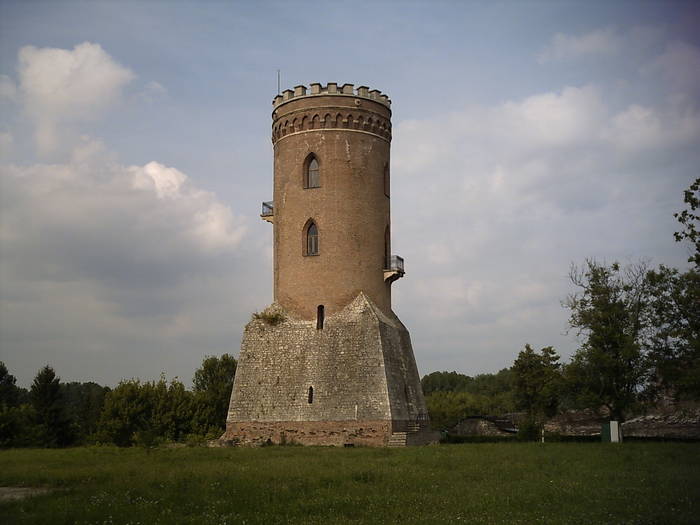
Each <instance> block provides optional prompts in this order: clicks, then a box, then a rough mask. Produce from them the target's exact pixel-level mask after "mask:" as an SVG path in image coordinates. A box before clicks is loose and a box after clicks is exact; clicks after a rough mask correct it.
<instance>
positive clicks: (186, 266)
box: [0, 139, 246, 289]
mask: <svg viewBox="0 0 700 525" xmlns="http://www.w3.org/2000/svg"><path fill="white" fill-rule="evenodd" d="M3 171H4V173H3V179H2V188H3V192H2V193H3V196H2V212H1V213H2V215H1V218H2V220H1V221H0V239H1V240H2V242H3V250H4V251H5V253H6V254H10V255H9V256H7V255H6V256H5V257H4V259H5V261H10V264H14V265H15V266H13V268H14V269H13V271H14V272H16V273H17V274H21V275H22V276H23V278H24V279H30V280H31V279H37V278H38V279H45V278H54V277H55V278H60V279H66V278H70V279H89V280H93V281H95V282H97V283H100V284H101V285H104V286H105V287H106V289H108V288H109V286H113V285H118V286H139V287H140V286H145V285H147V283H145V282H144V280H145V281H150V282H151V284H153V285H154V286H158V284H159V283H171V282H177V280H178V279H179V278H180V277H181V275H182V274H183V273H186V272H188V271H190V269H191V268H199V267H201V265H202V264H205V263H206V261H207V260H208V259H210V258H211V257H214V256H216V255H219V254H230V253H232V252H233V251H234V250H235V249H236V248H237V246H238V245H239V244H240V242H241V240H242V238H243V236H244V234H245V229H246V226H245V223H244V221H243V220H242V219H240V218H238V217H235V216H234V215H233V213H232V211H231V210H230V209H229V208H228V207H227V206H226V205H224V204H223V203H221V202H220V201H219V200H218V199H217V198H216V196H215V195H214V194H212V193H210V192H207V191H205V190H202V189H200V188H198V187H197V186H196V185H195V184H194V183H193V182H192V180H191V179H190V178H189V177H187V175H185V174H184V173H182V172H180V171H178V170H177V169H175V168H170V167H166V166H164V165H162V164H160V163H158V162H150V163H148V164H146V165H145V166H123V165H121V164H118V163H116V162H114V160H113V159H112V157H111V155H110V154H109V153H108V152H106V151H105V149H104V147H103V146H102V145H101V144H100V143H99V142H98V141H93V140H89V139H84V143H83V144H82V145H81V146H80V147H78V148H76V149H75V151H74V153H73V158H72V160H71V161H70V162H69V163H67V164H52V165H49V164H36V165H31V166H6V167H5V168H4V170H3ZM174 260H176V261H177V263H174V262H173V261H174Z"/></svg>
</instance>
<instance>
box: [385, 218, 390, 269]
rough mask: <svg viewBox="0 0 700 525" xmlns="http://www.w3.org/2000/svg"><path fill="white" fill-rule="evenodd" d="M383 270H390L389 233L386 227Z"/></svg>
mask: <svg viewBox="0 0 700 525" xmlns="http://www.w3.org/2000/svg"><path fill="white" fill-rule="evenodd" d="M384 268H391V232H390V231H389V227H388V226H387V227H386V229H385V230H384Z"/></svg>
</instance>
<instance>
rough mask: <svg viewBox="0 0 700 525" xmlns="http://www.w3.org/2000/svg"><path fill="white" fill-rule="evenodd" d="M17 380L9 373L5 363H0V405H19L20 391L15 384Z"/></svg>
mask: <svg viewBox="0 0 700 525" xmlns="http://www.w3.org/2000/svg"><path fill="white" fill-rule="evenodd" d="M16 382H17V378H16V377H15V376H13V375H12V374H10V373H9V371H8V370H7V367H6V366H5V363H3V362H2V361H0V405H4V406H6V407H16V406H18V405H19V400H20V395H21V390H20V388H19V387H18V386H17V385H16V384H15V383H16Z"/></svg>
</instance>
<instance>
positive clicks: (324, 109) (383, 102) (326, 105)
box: [272, 82, 391, 143]
mask: <svg viewBox="0 0 700 525" xmlns="http://www.w3.org/2000/svg"><path fill="white" fill-rule="evenodd" d="M272 104H273V107H274V109H273V112H272V119H273V122H272V142H273V143H276V142H277V141H278V140H281V139H282V138H284V137H286V136H288V135H292V134H298V133H307V132H311V131H321V130H330V129H335V130H344V131H359V132H363V133H369V134H371V135H376V136H378V137H380V138H382V139H384V140H386V141H387V142H391V100H389V97H388V96H387V95H385V94H382V92H381V91H379V90H378V89H372V90H370V89H369V88H368V87H367V86H360V87H358V88H355V87H354V85H353V84H343V85H342V86H339V85H338V84H337V83H335V82H329V83H328V84H327V85H325V86H323V85H322V84H318V83H314V84H311V85H310V89H307V87H306V86H303V85H300V86H296V87H295V88H294V89H293V90H292V89H287V90H285V91H283V92H282V94H281V95H277V96H276V97H275V98H274V100H273V102H272Z"/></svg>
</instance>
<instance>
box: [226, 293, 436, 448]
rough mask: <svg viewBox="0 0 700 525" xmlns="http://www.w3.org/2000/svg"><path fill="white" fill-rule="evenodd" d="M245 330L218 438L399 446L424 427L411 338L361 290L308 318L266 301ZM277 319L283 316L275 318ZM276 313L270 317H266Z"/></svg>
mask: <svg viewBox="0 0 700 525" xmlns="http://www.w3.org/2000/svg"><path fill="white" fill-rule="evenodd" d="M266 313H267V314H270V315H263V316H260V318H258V319H254V320H252V321H251V322H250V323H248V325H247V326H246V328H245V333H244V336H243V342H242V345H241V354H240V358H239V361H238V368H237V371H236V377H235V380H234V385H233V392H232V395H231V403H230V406H229V412H228V418H227V422H226V432H225V433H224V435H223V436H222V437H221V441H223V442H229V443H231V442H232V443H238V444H244V445H255V444H263V443H266V442H272V443H276V444H282V443H297V444H304V445H335V446H344V445H358V446H389V445H395V446H401V445H411V444H427V443H430V442H435V441H437V434H436V433H434V432H432V431H430V430H429V426H428V414H427V409H426V406H425V399H424V397H423V391H422V389H421V385H420V378H419V376H418V370H417V368H416V363H415V358H414V356H413V349H412V347H411V341H410V336H409V334H408V331H407V330H406V328H405V327H404V326H403V324H402V323H401V321H399V319H398V318H397V317H396V316H395V315H394V314H393V313H392V314H391V315H386V314H385V313H383V312H382V311H381V310H380V309H379V308H377V307H376V306H375V305H373V304H372V302H371V301H370V300H369V299H368V298H367V297H366V296H365V295H364V294H362V293H360V294H359V295H358V296H357V298H356V299H355V300H354V301H353V302H352V303H350V304H349V305H348V306H346V307H345V308H344V309H343V310H342V311H341V312H339V313H337V314H335V315H332V316H330V317H328V318H326V319H325V321H324V324H323V328H322V329H317V328H316V321H306V320H299V319H293V318H291V317H290V316H289V315H288V314H287V312H285V311H284V309H282V308H281V307H280V306H279V305H276V304H273V305H272V306H271V307H269V308H268V309H267V310H266ZM280 318H282V319H283V320H282V321H279V319H280ZM275 321H277V322H275Z"/></svg>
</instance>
